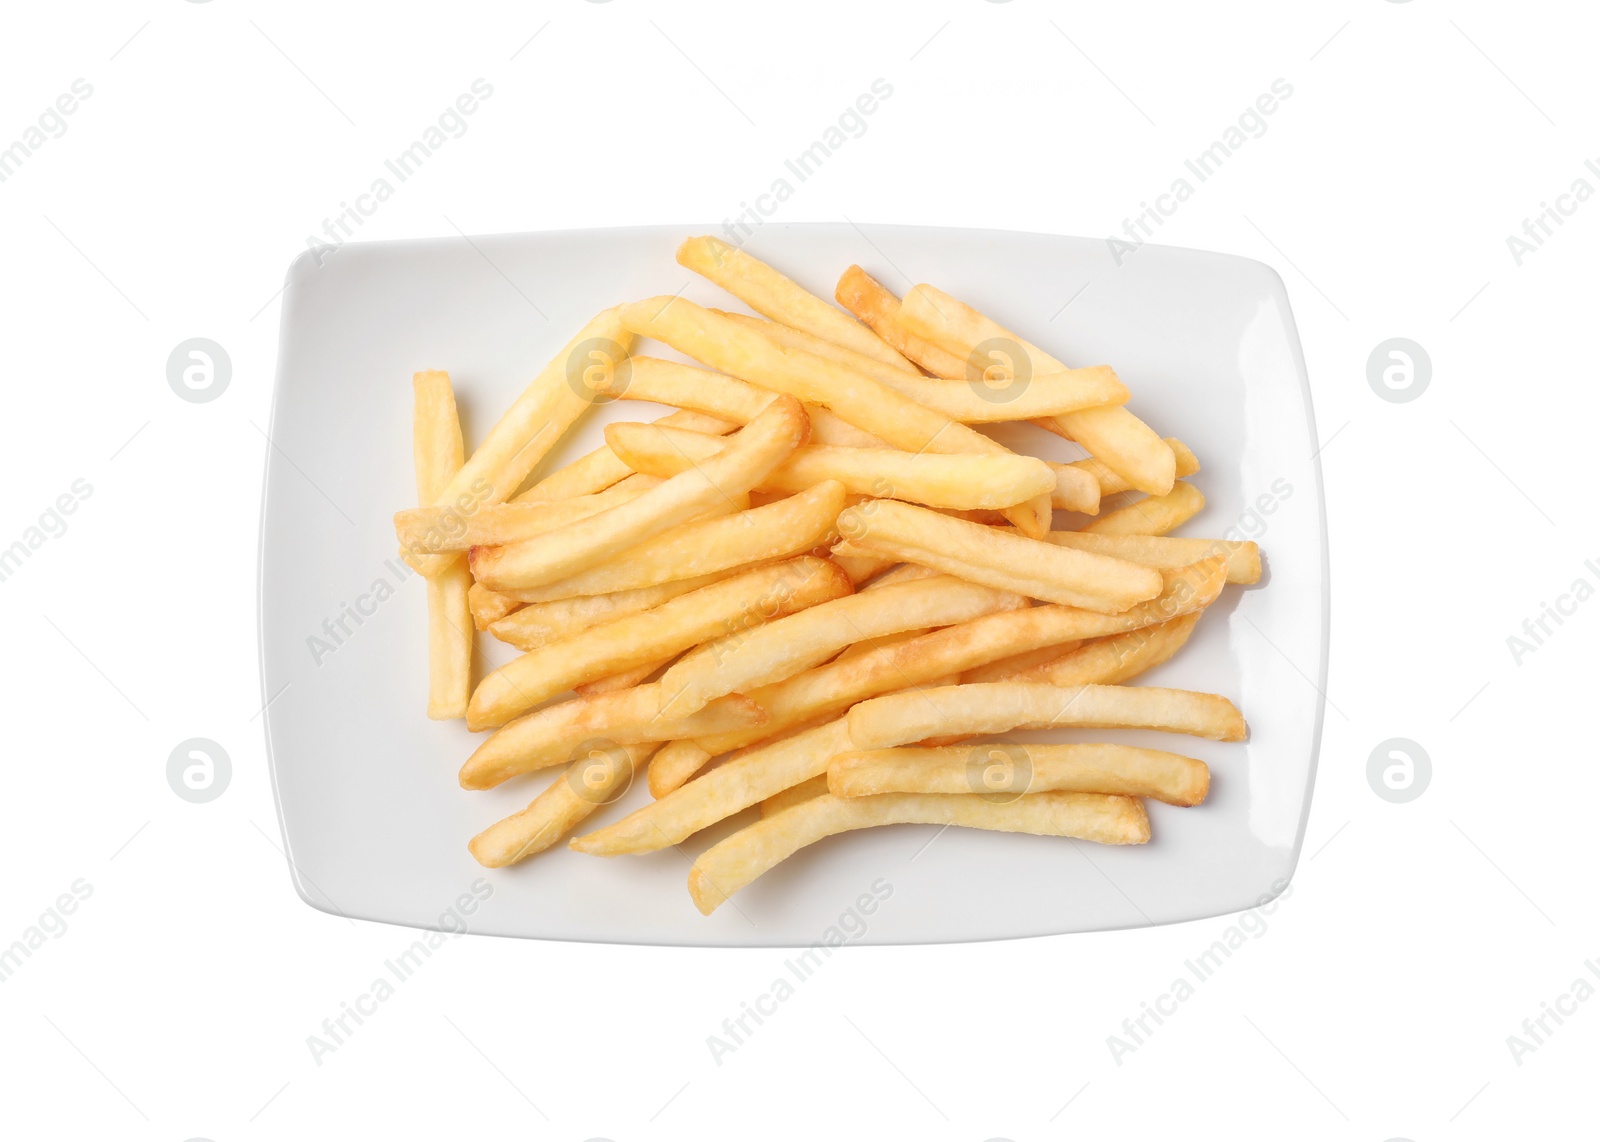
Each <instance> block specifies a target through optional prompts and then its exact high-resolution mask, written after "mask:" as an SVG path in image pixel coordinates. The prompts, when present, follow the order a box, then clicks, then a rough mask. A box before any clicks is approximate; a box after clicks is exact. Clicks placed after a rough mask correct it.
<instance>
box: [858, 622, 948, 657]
mask: <svg viewBox="0 0 1600 1142" xmlns="http://www.w3.org/2000/svg"><path fill="white" fill-rule="evenodd" d="M932 629H934V628H932V627H918V628H916V629H914V630H903V631H901V632H900V633H899V634H888V635H883V636H882V637H880V638H869V639H863V640H862V641H860V642H858V643H855V644H854V645H851V646H847V647H845V648H844V650H843V651H841V652H840V653H839V656H838V657H837V658H835V659H834V660H833V661H835V662H844V661H845V660H846V659H851V658H860V657H861V656H862V655H863V654H871V653H872V652H873V651H874V650H878V649H879V648H881V647H885V646H894V645H895V644H896V643H901V642H908V641H910V640H911V639H914V638H920V637H922V636H923V635H925V634H927V633H928V632H929V631H930V630H932Z"/></svg>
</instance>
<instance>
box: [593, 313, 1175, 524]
mask: <svg viewBox="0 0 1600 1142" xmlns="http://www.w3.org/2000/svg"><path fill="white" fill-rule="evenodd" d="M895 316H896V320H898V321H899V322H900V323H901V324H902V325H904V326H905V327H906V328H908V329H910V330H911V331H912V332H913V333H915V334H917V335H918V336H920V337H926V338H928V339H929V340H932V341H936V342H938V343H939V344H940V345H942V346H943V347H944V348H946V349H948V350H950V351H951V352H953V353H956V354H958V355H959V356H961V357H962V358H963V359H964V360H966V361H968V362H969V363H971V362H974V361H978V360H979V358H980V357H983V358H987V360H983V361H982V362H981V363H982V364H984V365H985V366H986V367H988V366H990V365H991V364H992V365H994V366H997V367H999V368H1001V369H1002V370H1003V371H1005V372H1006V375H1007V376H1009V377H1012V378H1016V379H1018V381H1019V383H1021V384H1026V383H1027V379H1028V377H1030V376H1033V377H1037V376H1039V375H1040V374H1046V373H1055V372H1060V371H1061V370H1063V369H1065V368H1066V366H1065V365H1063V364H1062V363H1061V362H1060V361H1058V360H1056V359H1055V358H1054V357H1052V356H1050V355H1049V354H1047V353H1045V352H1044V351H1043V350H1041V349H1039V348H1038V347H1036V346H1033V345H1030V344H1028V343H1027V342H1026V341H1023V340H1022V339H1021V338H1020V337H1018V336H1017V335H1016V334H1014V333H1011V332H1010V331H1008V330H1007V329H1005V328H1004V327H1002V326H1000V325H999V324H997V323H995V322H993V321H991V320H990V319H989V318H987V317H985V316H984V315H983V314H981V313H979V312H978V311H977V310H975V309H973V308H972V307H971V306H969V305H965V304H963V303H962V302H959V301H957V300H956V299H955V298H953V297H951V296H950V295H949V294H946V293H944V292H942V291H940V290H937V289H934V288H933V287H932V286H928V285H919V286H913V287H912V288H911V289H910V290H909V291H907V293H906V295H905V297H904V298H903V299H901V302H900V308H899V310H898V311H897V312H896V315H895ZM624 320H626V318H624ZM1019 354H1020V358H1019V359H1015V360H1010V361H1009V362H1005V361H1002V360H1001V358H1003V357H1016V356H1018V355H1019ZM1019 374H1020V377H1019ZM1043 419H1048V420H1054V421H1055V422H1056V423H1057V424H1058V425H1059V426H1060V427H1061V428H1062V430H1063V431H1065V432H1066V433H1067V435H1068V436H1069V437H1070V438H1071V439H1072V440H1075V441H1077V442H1078V443H1079V444H1082V445H1083V446H1084V448H1085V449H1087V450H1088V451H1089V452H1090V453H1091V454H1092V455H1094V456H1095V457H1097V458H1098V459H1099V460H1100V461H1102V462H1103V463H1104V464H1105V465H1106V466H1107V467H1108V468H1111V469H1112V470H1113V471H1115V472H1118V473H1120V474H1121V475H1122V476H1123V478H1125V479H1126V480H1127V481H1128V482H1129V484H1131V485H1132V486H1133V487H1135V488H1137V489H1139V490H1140V491H1141V492H1148V493H1150V494H1151V495H1157V496H1161V495H1165V494H1166V493H1167V492H1169V491H1171V490H1172V481H1173V479H1174V478H1175V477H1174V475H1173V472H1174V470H1175V468H1176V464H1177V462H1176V460H1175V459H1174V457H1173V455H1172V449H1170V448H1168V447H1167V446H1166V444H1165V442H1163V441H1162V439H1161V437H1159V436H1157V435H1156V434H1155V432H1154V431H1152V430H1151V428H1150V426H1149V425H1147V424H1145V423H1144V421H1142V420H1140V419H1139V418H1138V417H1136V416H1134V415H1133V414H1132V413H1131V412H1129V411H1128V410H1127V409H1125V408H1122V407H1120V406H1117V405H1104V406H1102V407H1100V408H1092V409H1085V410H1084V411H1082V412H1073V413H1068V414H1066V415H1065V416H1061V417H1048V418H1043Z"/></svg>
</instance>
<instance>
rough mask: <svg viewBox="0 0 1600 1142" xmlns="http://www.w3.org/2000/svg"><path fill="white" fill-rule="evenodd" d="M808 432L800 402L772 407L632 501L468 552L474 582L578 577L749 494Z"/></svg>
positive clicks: (500, 584) (516, 583)
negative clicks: (708, 455) (728, 444)
mask: <svg viewBox="0 0 1600 1142" xmlns="http://www.w3.org/2000/svg"><path fill="white" fill-rule="evenodd" d="M808 427H809V422H808V421H807V420H806V414H805V411H804V410H803V409H802V408H801V407H800V402H799V401H796V400H793V399H787V400H780V401H774V402H773V403H772V404H771V405H770V406H769V407H768V408H767V409H766V410H765V411H763V412H762V414H761V415H760V416H758V417H756V419H755V420H753V421H751V422H750V423H749V424H748V425H746V426H745V427H744V428H743V429H741V430H740V432H739V434H738V436H737V437H736V438H735V440H736V443H735V444H734V446H733V447H732V448H729V449H728V450H727V451H726V452H724V453H722V454H721V455H720V456H716V457H714V458H712V459H710V460H708V461H706V462H705V463H704V464H701V465H698V466H697V467H695V468H693V469H690V470H689V471H687V472H681V473H679V474H678V475H676V476H674V477H672V478H671V479H670V480H667V481H665V482H664V483H662V484H660V485H658V486H657V487H654V488H651V489H650V490H649V491H647V492H645V494H644V495H642V496H640V497H639V498H638V499H636V500H632V501H630V502H628V503H625V504H621V505H619V506H617V507H613V508H609V509H607V510H606V511H603V512H601V513H600V514H599V515H595V516H590V517H589V518H588V519H584V520H579V521H578V522H576V523H572V524H568V525H567V526H566V527H562V528H557V529H556V530H555V531H550V532H546V533H545V534H543V535H540V536H536V537H535V538H533V539H528V540H523V541H522V542H521V543H514V544H508V545H507V546H505V547H478V548H474V549H473V550H472V556H471V565H472V574H473V577H474V578H476V579H477V580H478V581H479V582H481V583H484V584H485V585H486V586H490V587H494V588H496V589H504V588H506V587H538V586H542V585H543V584H545V583H553V582H555V581H556V580H557V579H565V578H567V577H569V576H571V575H576V574H577V573H578V572H580V571H583V570H585V569H586V568H589V567H592V566H594V565H595V564H596V563H599V562H600V561H601V560H603V559H607V558H609V557H611V556H613V555H618V554H620V553H621V552H623V551H626V550H627V549H628V548H630V547H634V546H637V545H638V544H640V543H642V542H644V541H645V540H647V539H649V538H651V537H652V536H656V535H660V534H661V533H662V532H664V531H666V530H668V529H669V528H672V527H675V526H677V525H678V524H680V523H683V522H685V521H687V520H689V519H692V518H693V517H695V516H697V515H699V514H701V513H702V512H705V511H707V510H709V509H712V508H716V507H717V506H719V505H725V504H727V503H728V501H729V500H730V499H731V498H732V497H734V496H738V495H742V494H743V493H745V492H748V491H749V490H750V489H751V488H753V487H755V486H756V485H757V484H759V483H760V482H761V481H762V479H764V478H765V477H766V475H767V473H768V472H770V471H772V469H774V468H776V467H777V466H778V465H779V464H780V463H782V462H783V460H784V459H785V458H786V457H787V456H788V455H789V454H790V453H791V452H793V451H794V450H795V449H796V448H798V447H799V446H800V445H801V444H803V443H804V442H805V438H806V432H807V430H808Z"/></svg>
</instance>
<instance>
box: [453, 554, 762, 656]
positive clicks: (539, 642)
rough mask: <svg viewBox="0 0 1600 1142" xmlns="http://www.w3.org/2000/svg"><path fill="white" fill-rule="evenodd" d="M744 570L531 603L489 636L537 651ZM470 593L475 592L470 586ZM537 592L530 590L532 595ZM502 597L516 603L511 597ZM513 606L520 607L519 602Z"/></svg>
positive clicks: (494, 627)
mask: <svg viewBox="0 0 1600 1142" xmlns="http://www.w3.org/2000/svg"><path fill="white" fill-rule="evenodd" d="M748 570H751V568H748V567H736V568H732V569H730V570H728V571H719V572H717V573H716V574H714V575H700V576H697V577H695V578H693V579H676V580H674V581H673V582H671V583H661V584H659V585H657V586H654V587H639V588H637V589H635V590H632V591H617V592H615V593H613V594H609V595H576V596H574V597H572V598H570V599H555V600H552V601H551V602H548V603H531V604H529V605H527V606H523V607H522V609H521V610H518V611H515V612H512V613H510V614H508V615H506V616H505V617H504V618H503V619H501V620H500V621H498V622H495V623H493V624H491V625H490V627H489V633H490V634H492V635H494V636H495V637H496V638H498V639H499V640H500V641H501V642H508V643H510V644H511V645H512V646H514V647H516V648H517V649H518V650H537V649H539V647H541V646H547V645H549V644H550V643H552V642H559V641H560V640H562V639H564V638H571V637H572V636H573V635H575V634H577V633H578V632H579V631H585V630H588V629H589V628H590V627H595V626H599V625H600V624H601V623H606V622H611V621H612V620H613V619H620V618H624V617H626V616H628V615H636V614H639V613H640V612H641V611H648V610H650V609H651V608H652V607H659V606H660V605H661V604H662V603H665V602H667V601H668V600H670V599H676V598H677V597H678V596H679V595H687V594H688V593H689V592H690V591H698V590H699V589H700V588H701V587H709V586H710V585H711V584H712V583H720V582H721V581H722V580H724V579H730V578H732V577H733V576H734V575H737V574H742V573H743V572H745V571H748ZM473 589H474V590H477V589H478V588H477V587H476V586H474V588H473ZM484 589H485V590H487V588H484ZM538 590H539V588H537V587H536V588H534V591H538ZM506 597H507V598H511V599H513V600H514V601H517V600H516V599H515V596H514V595H510V596H506ZM517 602H518V605H520V601H517Z"/></svg>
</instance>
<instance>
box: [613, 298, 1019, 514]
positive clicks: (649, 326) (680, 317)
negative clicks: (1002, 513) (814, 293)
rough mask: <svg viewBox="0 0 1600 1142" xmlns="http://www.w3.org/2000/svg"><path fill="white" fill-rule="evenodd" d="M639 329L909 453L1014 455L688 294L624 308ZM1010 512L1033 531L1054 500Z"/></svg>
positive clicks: (631, 323) (631, 325) (626, 318)
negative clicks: (718, 312) (771, 338)
mask: <svg viewBox="0 0 1600 1142" xmlns="http://www.w3.org/2000/svg"><path fill="white" fill-rule="evenodd" d="M623 320H624V321H626V322H627V323H628V327H629V328H630V329H632V330H633V331H634V332H636V333H638V334H640V335H642V336H646V337H654V338H655V339H656V340H658V341H663V342H665V343H666V344H668V345H671V346H672V347H673V348H674V349H676V350H678V351H679V352H680V353H683V354H685V355H686V356H689V357H693V358H694V359H695V360H697V361H703V362H704V363H706V364H708V365H711V366H713V367H715V368H719V369H722V370H723V371H724V372H728V373H734V374H737V375H739V376H742V377H744V378H746V379H747V380H749V381H751V382H753V383H755V384H758V385H760V386H762V387H763V388H768V389H772V390H774V391H776V392H781V393H788V394H789V395H790V396H793V397H796V398H797V399H799V400H804V401H807V402H809V403H812V404H819V405H822V406H823V407H824V408H827V409H831V410H832V411H833V412H835V413H837V414H838V415H839V416H841V417H843V418H844V419H845V420H847V421H849V422H850V423H851V424H853V425H855V426H856V427H857V428H861V429H863V430H865V431H867V432H872V433H875V434H876V435H878V436H881V437H883V439H885V440H887V441H888V442H889V443H890V444H892V445H893V446H894V447H896V448H902V449H904V450H906V451H907V452H938V453H941V454H947V453H959V452H1007V451H1009V450H1008V449H1006V448H1005V447H1004V446H1003V445H1001V444H999V443H997V442H995V441H993V440H991V439H989V438H988V437H987V436H984V435H983V434H982V433H980V432H975V431H973V430H972V429H970V428H968V427H967V426H966V425H964V424H958V423H957V422H955V421H954V420H951V419H950V418H949V417H948V416H945V415H944V414H943V413H941V412H937V411H935V410H934V409H931V408H928V407H926V406H925V405H921V404H918V403H917V402H915V401H913V400H911V399H909V398H908V397H905V396H903V395H901V394H900V393H898V392H896V391H895V390H894V389H891V388H889V387H888V386H887V385H884V384H882V383H880V382H878V381H875V380H873V379H872V378H871V377H865V376H862V375H861V374H860V373H855V372H852V371H851V370H849V369H846V368H845V367H844V366H843V365H840V364H838V363H837V362H835V361H830V360H827V359H826V358H823V357H818V356H816V355H815V354H812V353H806V352H804V351H802V350H798V349H783V348H780V347H779V346H777V345H775V344H773V343H772V342H771V341H768V340H767V339H766V338H765V337H762V336H761V335H760V334H758V333H755V332H752V331H751V330H749V329H746V328H744V327H743V326H741V325H739V324H738V323H737V322H733V321H729V320H728V319H727V318H725V317H719V316H717V315H716V314H714V313H712V312H710V311H709V310H706V309H702V308H701V307H700V306H698V305H695V304H694V303H693V302H692V301H688V300H686V299H685V298H681V297H654V298H649V299H647V300H645V301H638V302H634V303H633V304H632V305H628V306H624V307H623ZM1042 501H1043V502H1042V503H1041V502H1039V501H1036V502H1034V503H1032V504H1030V505H1028V507H1027V508H1020V507H1019V508H1012V509H1008V518H1010V519H1011V520H1012V522H1013V523H1015V524H1016V525H1017V526H1018V527H1019V528H1021V529H1022V530H1023V531H1024V532H1025V533H1027V534H1029V535H1043V534H1044V533H1045V532H1046V531H1048V530H1049V526H1050V505H1049V502H1048V498H1047V497H1044V498H1042Z"/></svg>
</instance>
